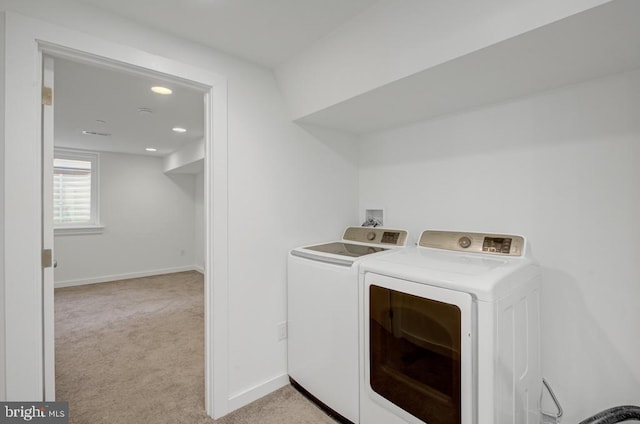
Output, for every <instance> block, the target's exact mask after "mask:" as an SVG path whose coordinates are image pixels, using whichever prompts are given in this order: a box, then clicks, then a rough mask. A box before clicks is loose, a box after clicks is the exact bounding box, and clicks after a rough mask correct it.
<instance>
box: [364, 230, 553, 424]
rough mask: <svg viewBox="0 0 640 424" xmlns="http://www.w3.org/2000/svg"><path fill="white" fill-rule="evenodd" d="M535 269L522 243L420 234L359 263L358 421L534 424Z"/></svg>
mask: <svg viewBox="0 0 640 424" xmlns="http://www.w3.org/2000/svg"><path fill="white" fill-rule="evenodd" d="M540 275H541V273H540V268H539V266H537V264H536V263H535V261H534V260H533V259H532V257H531V255H530V252H529V249H528V245H527V243H526V240H525V239H524V238H523V237H520V236H515V235H503V234H479V233H460V232H445V231H424V232H423V233H422V235H421V237H420V241H419V243H418V246H417V247H413V248H407V249H403V250H400V251H397V252H392V253H389V254H387V255H384V256H380V257H377V258H371V259H367V260H364V261H363V262H361V264H360V296H361V301H360V314H361V317H362V320H361V330H360V351H361V361H360V363H361V370H360V376H361V384H360V422H361V423H362V424H404V423H412V424H422V423H428V424H507V423H509V424H534V423H535V424H538V423H539V422H540V405H539V403H540V396H541V393H542V392H541V390H542V375H541V370H540V308H539V303H540V279H541V278H540Z"/></svg>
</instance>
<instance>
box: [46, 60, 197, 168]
mask: <svg viewBox="0 0 640 424" xmlns="http://www.w3.org/2000/svg"><path fill="white" fill-rule="evenodd" d="M156 85H162V86H166V87H168V88H170V89H172V90H173V93H172V94H171V95H161V94H156V93H153V92H152V91H151V87H152V86H156ZM54 108H55V109H54V140H55V142H54V143H55V145H56V147H66V148H74V149H85V150H94V151H104V152H120V153H130V154H150V155H156V156H165V155H167V154H169V153H171V152H173V151H175V150H178V149H180V148H182V147H183V146H184V145H185V144H186V143H189V142H195V141H200V140H201V139H202V138H203V137H204V96H203V93H201V92H198V91H197V90H195V89H189V88H185V87H184V86H180V85H177V84H169V83H167V82H166V81H158V80H156V79H154V78H153V77H150V76H141V75H137V74H130V73H126V72H124V71H115V70H111V69H105V68H100V67H97V66H95V65H87V64H81V63H77V62H72V61H69V60H66V59H59V58H56V59H54ZM174 127H182V128H184V129H186V130H187V131H186V132H184V133H176V132H174V131H172V128H174ZM83 131H87V132H92V133H101V134H109V135H98V134H96V135H87V134H83ZM147 147H152V148H155V149H157V151H156V152H151V153H150V152H147V151H146V150H145V148H147Z"/></svg>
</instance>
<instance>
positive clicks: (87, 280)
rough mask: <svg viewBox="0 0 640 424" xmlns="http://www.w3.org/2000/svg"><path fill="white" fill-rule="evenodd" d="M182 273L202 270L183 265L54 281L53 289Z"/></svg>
mask: <svg viewBox="0 0 640 424" xmlns="http://www.w3.org/2000/svg"><path fill="white" fill-rule="evenodd" d="M184 271H199V272H202V273H203V274H204V270H202V271H200V270H199V269H197V267H195V266H193V265H185V266H177V267H173V268H163V269H154V270H151V271H140V272H129V273H126V274H112V275H103V276H100V277H92V278H78V279H75V280H67V281H56V282H55V283H54V284H53V286H54V287H55V288H58V287H71V286H84V285H85V284H96V283H108V282H109V281H118V280H128V279H130V278H140V277H151V276H153V275H161V274H171V273H173V272H184Z"/></svg>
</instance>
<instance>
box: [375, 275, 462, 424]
mask: <svg viewBox="0 0 640 424" xmlns="http://www.w3.org/2000/svg"><path fill="white" fill-rule="evenodd" d="M369 332H370V334H369V340H370V351H369V355H370V358H369V365H370V369H369V376H370V377H369V378H370V381H369V383H370V386H371V388H372V389H373V390H374V391H375V392H376V393H378V394H379V395H380V396H382V397H384V398H386V399H387V400H389V401H391V402H392V403H394V404H396V405H397V406H399V407H400V408H402V409H403V410H405V411H407V412H409V413H410V414H412V415H414V416H415V417H417V418H419V419H420V420H422V421H424V422H426V423H429V424H460V422H461V416H462V413H461V410H462V408H461V396H460V388H461V362H460V352H461V312H460V309H459V308H458V307H457V306H456V305H452V304H448V303H443V302H439V301H436V300H432V299H426V298H423V297H418V296H414V295H412V294H407V293H402V292H398V291H395V290H392V289H389V288H385V287H379V286H375V285H371V286H370V288H369Z"/></svg>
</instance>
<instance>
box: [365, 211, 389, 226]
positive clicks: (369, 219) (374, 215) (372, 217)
mask: <svg viewBox="0 0 640 424" xmlns="http://www.w3.org/2000/svg"><path fill="white" fill-rule="evenodd" d="M372 223H375V224H376V226H377V227H381V226H383V225H384V209H365V213H364V224H363V225H369V224H371V225H373V224H372Z"/></svg>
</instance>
